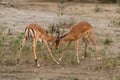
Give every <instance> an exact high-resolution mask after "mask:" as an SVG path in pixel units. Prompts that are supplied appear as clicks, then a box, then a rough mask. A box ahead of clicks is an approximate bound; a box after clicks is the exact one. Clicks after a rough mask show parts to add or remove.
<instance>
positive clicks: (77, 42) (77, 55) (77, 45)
mask: <svg viewBox="0 0 120 80" xmlns="http://www.w3.org/2000/svg"><path fill="white" fill-rule="evenodd" d="M78 48H79V40H76V57H77V62H78V63H79V62H80V61H79V54H78Z"/></svg>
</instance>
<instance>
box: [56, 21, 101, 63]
mask: <svg viewBox="0 0 120 80" xmlns="http://www.w3.org/2000/svg"><path fill="white" fill-rule="evenodd" d="M86 35H87V36H88V37H89V38H90V40H91V42H92V43H93V45H94V47H95V50H96V54H95V56H96V57H98V56H99V54H98V50H97V48H96V42H95V40H94V37H93V28H92V26H91V24H90V23H88V22H80V23H78V24H76V25H73V26H72V27H71V28H70V30H69V31H68V32H67V33H66V34H65V35H63V36H60V32H58V36H57V38H56V41H55V43H56V48H59V46H60V45H61V44H62V43H63V42H64V41H68V44H67V47H66V48H65V50H64V51H63V53H62V54H61V57H60V58H59V60H62V58H63V56H64V54H65V53H66V52H67V50H68V48H69V46H70V44H71V43H72V42H73V41H76V57H77V62H78V63H79V56H78V48H79V40H80V39H82V40H83V41H84V43H85V51H84V56H83V58H84V57H85V56H86V50H87V47H88V40H87V39H86V38H85V36H86ZM98 59H100V57H98Z"/></svg>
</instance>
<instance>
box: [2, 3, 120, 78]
mask: <svg viewBox="0 0 120 80" xmlns="http://www.w3.org/2000/svg"><path fill="white" fill-rule="evenodd" d="M96 5H97V4H89V3H73V2H72V3H65V4H64V9H63V16H61V15H60V14H59V13H60V10H59V6H60V4H59V3H48V2H44V3H29V4H22V5H15V6H14V7H10V6H4V5H0V24H2V25H5V26H7V27H8V29H9V28H10V29H11V30H12V32H14V33H15V34H17V33H19V32H24V29H25V27H26V25H28V24H30V23H37V24H40V25H41V26H44V27H45V28H47V27H48V25H50V24H51V23H58V22H59V21H63V22H69V21H70V20H71V19H72V20H75V21H76V23H78V22H80V21H88V22H89V23H90V24H92V25H93V28H94V36H95V39H96V41H97V47H98V49H99V51H100V52H101V53H102V51H103V50H105V54H104V56H103V55H102V54H101V57H102V58H111V59H113V58H117V57H118V56H119V58H118V59H117V62H118V63H117V65H116V64H115V66H114V67H113V65H114V63H112V65H111V64H110V65H109V64H108V65H106V64H107V63H106V64H105V63H103V61H104V60H102V61H96V59H95V57H94V56H91V57H89V58H85V59H83V60H81V61H80V64H77V63H74V64H73V65H65V64H63V65H62V64H60V65H57V64H55V63H49V64H45V63H43V64H41V67H40V68H37V67H35V66H34V62H33V63H25V62H24V60H22V62H21V64H20V65H19V66H17V65H16V61H14V62H12V63H13V64H9V62H10V61H8V62H7V61H6V62H4V63H1V64H0V80H120V62H119V60H120V27H116V25H112V24H111V22H112V21H113V20H115V19H116V18H118V17H120V14H119V13H117V10H118V5H117V4H99V5H97V9H99V11H98V12H95V9H96V8H95V7H96ZM6 31H7V30H6ZM106 38H111V39H112V41H113V42H112V43H111V44H109V45H104V44H103V41H104V40H105V39H106ZM90 46H92V45H91V44H90ZM80 47H84V45H80ZM92 48H93V47H92ZM74 53H75V51H74ZM93 54H94V52H93ZM6 60H7V59H6ZM32 60H33V59H32ZM111 66H112V67H111Z"/></svg>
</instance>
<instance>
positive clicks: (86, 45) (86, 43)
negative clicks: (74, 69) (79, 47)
mask: <svg viewBox="0 0 120 80" xmlns="http://www.w3.org/2000/svg"><path fill="white" fill-rule="evenodd" d="M82 40H83V42H84V44H85V50H84V55H83V56H82V58H85V57H87V54H86V51H87V48H88V40H87V39H86V38H85V37H84V38H82Z"/></svg>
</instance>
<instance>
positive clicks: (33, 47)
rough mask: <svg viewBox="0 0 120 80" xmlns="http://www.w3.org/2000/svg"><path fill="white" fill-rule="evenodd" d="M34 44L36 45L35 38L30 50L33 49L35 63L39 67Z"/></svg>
mask: <svg viewBox="0 0 120 80" xmlns="http://www.w3.org/2000/svg"><path fill="white" fill-rule="evenodd" d="M36 45H37V41H36V40H35V39H33V46H32V50H33V53H34V57H35V62H36V65H37V66H38V67H40V64H39V63H38V59H37V55H36Z"/></svg>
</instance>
